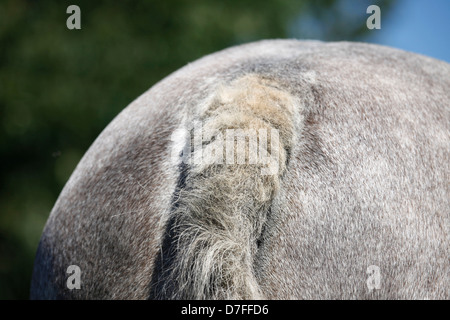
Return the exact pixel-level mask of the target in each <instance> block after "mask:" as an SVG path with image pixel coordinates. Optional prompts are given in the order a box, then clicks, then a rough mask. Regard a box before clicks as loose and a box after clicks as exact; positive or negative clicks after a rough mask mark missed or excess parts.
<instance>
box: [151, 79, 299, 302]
mask: <svg viewBox="0 0 450 320" xmlns="http://www.w3.org/2000/svg"><path fill="white" fill-rule="evenodd" d="M297 105H298V103H297V101H296V99H295V98H294V97H293V96H292V95H291V94H289V93H288V92H286V91H285V90H283V89H282V88H280V86H279V85H278V83H276V82H275V81H273V80H271V79H266V78H263V77H261V76H257V75H246V76H242V77H240V78H238V79H235V80H234V81H232V82H230V83H228V84H226V85H222V86H221V87H220V88H219V89H217V90H216V91H215V92H214V94H213V95H211V96H210V97H209V98H208V99H206V100H205V102H204V103H203V105H202V106H201V107H200V110H201V111H199V112H198V115H197V117H196V118H197V119H196V120H198V121H199V122H200V123H201V142H198V141H197V140H196V139H197V138H196V134H197V136H198V132H197V133H196V132H193V131H195V130H197V131H198V128H194V130H190V131H189V133H190V134H189V136H188V137H187V139H186V141H185V143H184V150H185V151H186V150H188V151H189V152H184V154H183V159H184V160H186V161H182V163H181V165H180V166H179V167H180V179H179V184H178V188H177V190H176V191H175V194H174V201H173V208H172V211H171V217H170V220H169V224H168V238H167V239H166V241H165V243H166V246H165V247H166V248H165V249H164V251H165V252H164V253H163V254H161V259H162V262H161V264H160V272H159V276H158V277H157V278H158V280H157V283H158V285H155V286H154V289H155V290H154V291H153V297H154V298H168V299H260V298H262V293H261V289H260V287H259V285H258V275H257V270H255V257H256V255H257V252H258V247H259V244H260V243H261V242H263V241H264V237H265V234H264V227H265V225H266V224H267V222H268V221H270V219H271V215H270V212H271V205H272V201H273V199H274V197H275V196H276V194H277V190H278V189H279V188H280V180H281V178H282V176H283V173H284V172H285V169H286V165H287V163H288V161H289V155H290V152H291V148H292V146H293V143H294V140H295V131H296V130H295V123H294V120H293V119H295V113H296V112H297V109H298V108H297ZM186 146H187V147H186ZM247 146H248V148H247ZM187 154H189V157H187Z"/></svg>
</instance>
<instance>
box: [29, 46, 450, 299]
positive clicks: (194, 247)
mask: <svg viewBox="0 0 450 320" xmlns="http://www.w3.org/2000/svg"><path fill="white" fill-rule="evenodd" d="M449 101H450V65H449V64H447V63H445V62H443V61H439V60H435V59H432V58H428V57H425V56H421V55H418V54H413V53H409V52H405V51H401V50H397V49H393V48H388V47H384V46H378V45H371V44H364V43H349V42H337V43H324V42H319V41H298V40H266V41H260V42H255V43H250V44H245V45H240V46H236V47H232V48H229V49H226V50H223V51H220V52H217V53H214V54H211V55H208V56H206V57H203V58H201V59H199V60H197V61H195V62H193V63H190V64H188V65H187V66H185V67H184V68H182V69H180V70H178V71H176V72H175V73H173V74H171V75H170V76H168V77H167V78H165V79H164V80H162V81H161V82H159V83H157V84H156V85H154V86H153V87H152V88H151V89H150V90H148V91H147V92H145V93H144V94H143V95H141V96H140V97H138V98H137V99H136V100H135V101H134V102H132V103H131V104H130V105H129V106H128V107H127V108H126V109H124V110H123V111H122V112H121V113H120V114H119V115H118V116H117V117H116V118H115V119H114V120H113V121H112V122H111V123H110V124H109V125H108V126H107V128H106V129H105V130H104V131H103V132H102V133H101V134H100V136H99V137H98V138H97V139H96V141H95V142H94V143H93V144H92V146H91V147H90V148H89V150H88V151H87V152H86V154H85V155H84V157H83V158H82V160H81V161H80V163H79V164H78V166H77V167H76V169H75V171H74V172H73V174H72V176H71V177H70V179H69V181H68V182H67V184H66V185H65V187H64V189H63V191H62V192H61V194H60V196H59V198H58V200H57V202H56V204H55V206H54V208H53V210H52V212H51V214H50V217H49V219H48V221H47V224H46V226H45V229H44V231H43V235H42V238H41V240H40V244H39V247H38V250H37V254H36V258H35V265H34V270H33V278H32V283H31V298H32V299H448V298H449V291H448V289H449V282H448V275H449V271H450V268H449V265H450V264H449V259H448V256H449V243H448V238H449V236H448V235H449V213H450V205H449V199H450V192H449V189H450V187H449V146H450V144H449V142H450V139H449V138H450V130H449V126H450V102H449ZM74 268H75V269H74ZM72 270H77V272H78V273H76V274H75V273H73V272H72ZM74 275H77V277H74ZM77 281H78V283H75V282H77Z"/></svg>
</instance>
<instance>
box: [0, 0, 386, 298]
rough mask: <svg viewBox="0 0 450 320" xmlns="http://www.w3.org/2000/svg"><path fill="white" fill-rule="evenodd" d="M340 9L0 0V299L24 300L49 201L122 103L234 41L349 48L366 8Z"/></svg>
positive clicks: (278, 3) (184, 1)
mask: <svg viewBox="0 0 450 320" xmlns="http://www.w3.org/2000/svg"><path fill="white" fill-rule="evenodd" d="M342 2H347V3H348V1H338V0H336V1H335V0H324V1H314V2H313V3H312V2H311V3H306V1H301V0H266V1H253V0H252V1H250V0H239V1H207V0H204V1H203V0H172V1H162V0H158V1H50V0H39V1H37V0H36V1H31V0H28V1H27V0H2V1H0V155H1V160H2V165H1V169H0V299H27V298H28V291H29V283H30V278H31V271H32V265H33V259H34V254H35V250H36V248H37V245H38V242H39V238H40V235H41V232H42V229H43V227H44V224H45V221H46V219H47V217H48V215H49V213H50V210H51V208H52V206H53V204H54V202H55V201H56V198H57V197H58V194H59V193H60V191H61V189H62V188H63V186H64V184H65V182H66V181H67V179H68V178H69V176H70V174H71V172H72V171H73V170H74V168H75V166H76V164H77V162H78V161H79V160H80V158H81V156H82V155H83V153H84V152H85V151H86V150H87V148H88V147H89V145H90V144H91V143H92V142H93V140H94V139H95V138H96V137H97V135H98V134H99V133H100V132H101V130H102V129H103V128H104V127H105V126H106V125H107V124H108V123H109V122H110V121H111V120H112V118H113V117H114V116H116V115H117V114H118V113H119V112H120V110H122V109H123V108H124V107H125V106H126V105H127V104H128V103H130V102H131V101H132V100H133V99H135V98H136V97H137V96H138V95H140V94H141V93H143V92H144V91H145V90H147V89H148V88H149V87H151V86H152V85H153V84H154V83H155V82H157V81H158V80H161V79H162V78H163V77H165V76H166V75H168V74H169V73H171V72H173V71H175V70H176V69H178V68H180V67H182V66H183V65H185V64H186V63H188V62H190V61H193V60H195V59H197V58H199V57H201V56H203V55H205V54H208V53H211V52H214V51H217V50H220V49H223V48H225V47H228V46H231V45H235V44H238V43H243V42H249V41H253V40H258V39H264V38H285V37H293V36H295V37H304V36H307V37H308V36H309V37H320V38H322V39H324V40H335V39H348V40H352V39H356V38H357V37H359V36H360V35H361V34H362V33H364V32H365V30H366V29H365V28H364V26H365V21H366V18H367V16H366V14H365V8H367V6H368V4H370V3H368V2H367V1H366V2H365V1H362V2H360V3H359V6H360V7H361V9H358V10H359V11H358V12H357V13H356V14H354V15H353V16H352V17H349V16H348V15H347V16H345V17H343V16H342V17H341V18H340V16H339V15H343V14H344V13H343V12H344V11H342V10H343V8H344V9H345V5H344V7H343V6H342ZM372 2H375V3H377V2H378V3H379V2H380V1H372ZM381 2H382V5H387V4H388V3H389V1H381ZM71 4H76V5H78V6H79V7H80V8H81V26H82V29H81V30H68V29H67V27H66V19H67V18H68V17H69V15H70V14H67V13H66V9H67V7H68V6H69V5H71ZM330 13H331V17H332V18H330ZM334 15H337V17H336V16H334ZM343 18H345V19H346V20H342V19H343ZM330 19H331V20H330ZM327 20H328V22H330V23H331V24H327ZM302 21H307V22H308V23H307V24H306V25H302ZM324 25H328V26H331V27H328V28H326V29H323V30H321V29H320V26H324ZM313 29H314V30H316V31H317V30H319V33H317V32H316V33H314V32H312V33H311V31H312V30H313Z"/></svg>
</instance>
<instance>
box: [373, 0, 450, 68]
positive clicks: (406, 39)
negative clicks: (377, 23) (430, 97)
mask: <svg viewBox="0 0 450 320" xmlns="http://www.w3.org/2000/svg"><path fill="white" fill-rule="evenodd" d="M366 41H368V42H373V43H378V44H383V45H388V46H391V47H395V48H399V49H403V50H407V51H412V52H417V53H421V54H424V55H427V56H430V57H434V58H437V59H440V60H444V61H447V62H450V0H428V1H427V0H399V1H397V3H395V4H394V7H393V8H392V10H391V11H390V12H388V13H387V14H386V15H383V9H382V8H381V29H380V30H372V31H370V32H369V35H368V37H367V38H366Z"/></svg>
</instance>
